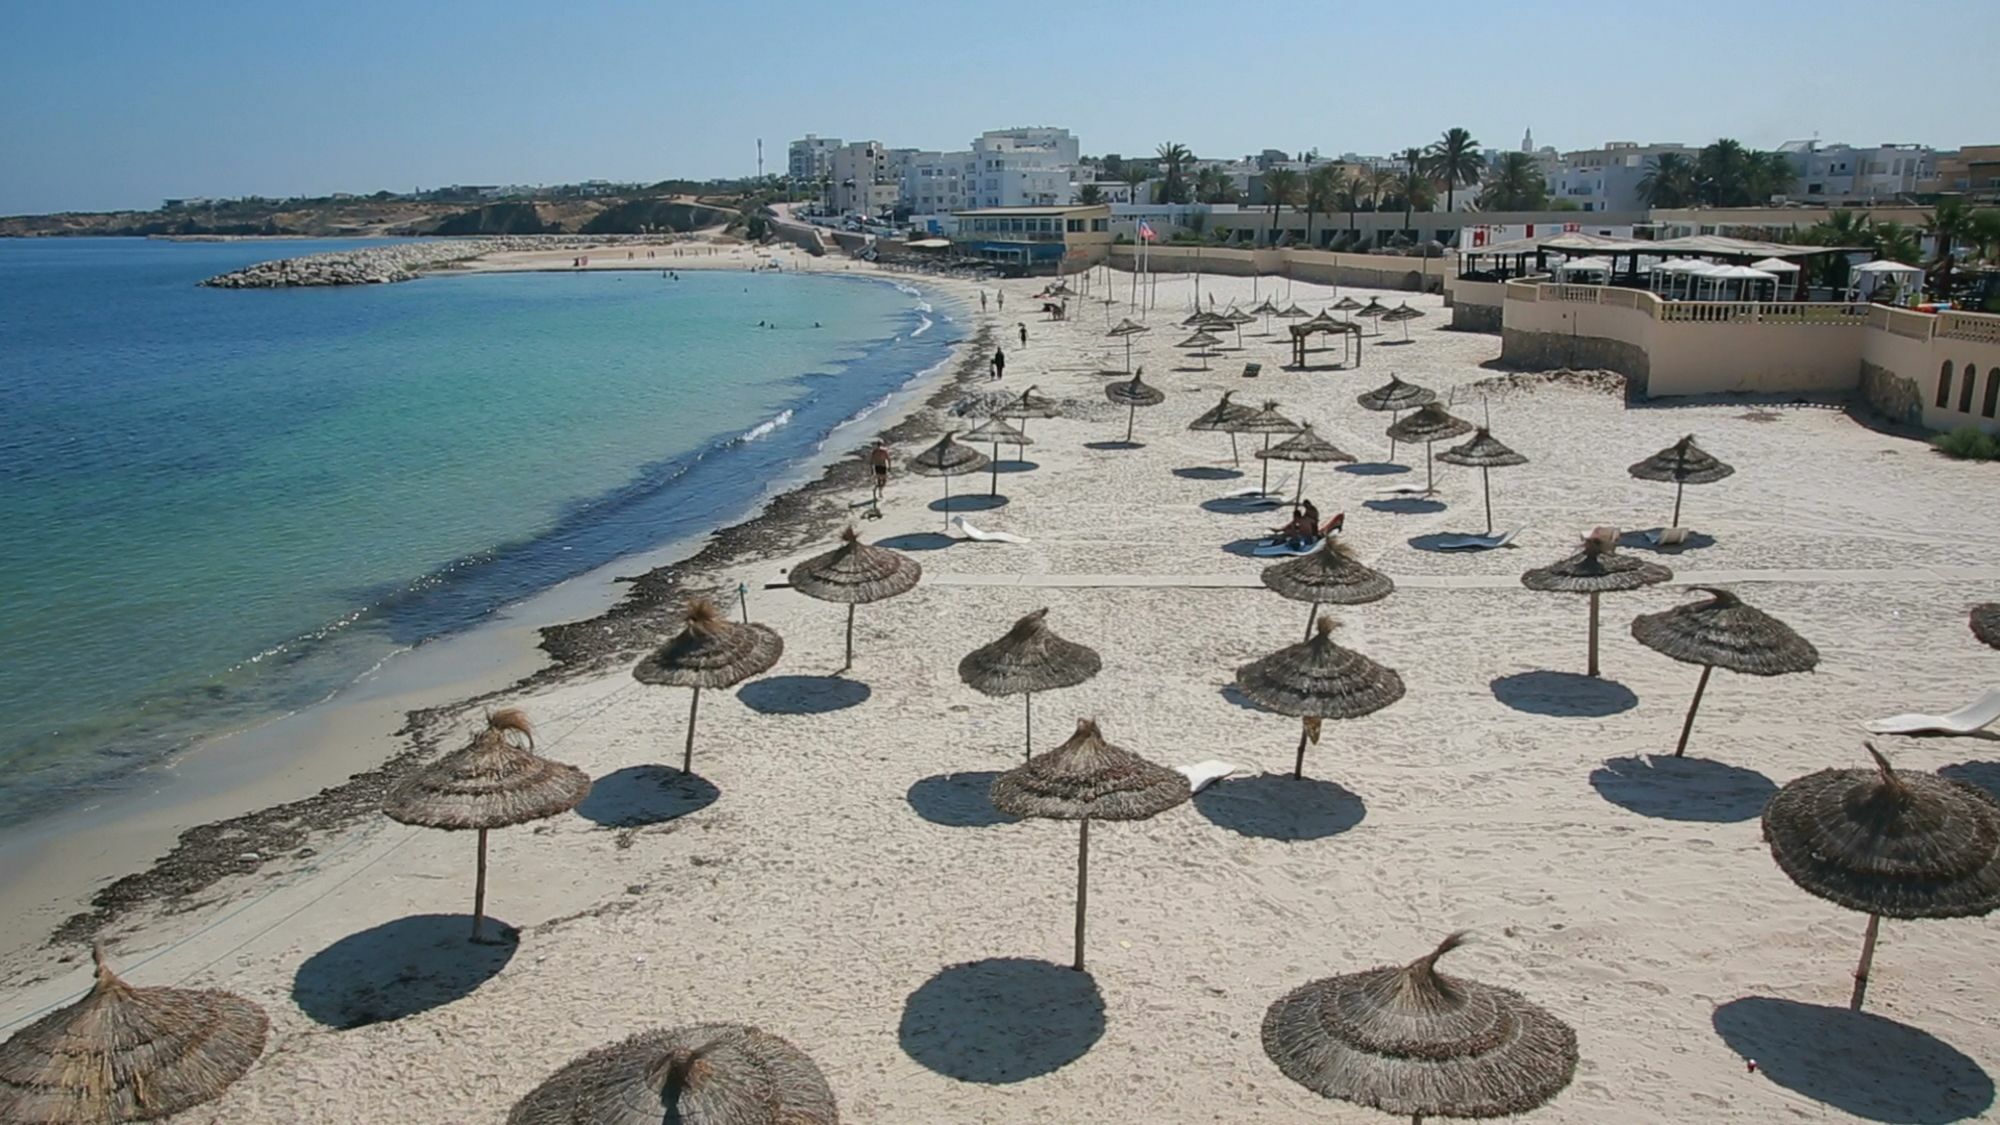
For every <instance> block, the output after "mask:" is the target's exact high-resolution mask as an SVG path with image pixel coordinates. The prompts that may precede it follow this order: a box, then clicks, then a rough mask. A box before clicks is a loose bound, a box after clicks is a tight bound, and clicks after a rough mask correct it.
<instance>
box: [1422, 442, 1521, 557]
mask: <svg viewBox="0 0 2000 1125" xmlns="http://www.w3.org/2000/svg"><path fill="white" fill-rule="evenodd" d="M1438 460H1440V461H1443V462H1445V463H1446V464H1448V465H1463V466H1465V467H1466V468H1476V469H1478V470H1479V493H1480V495H1481V496H1483V497H1484V498H1485V500H1486V534H1488V535H1491V534H1493V479H1492V470H1494V469H1504V468H1508V467H1510V466H1513V465H1525V464H1527V463H1528V459H1527V458H1526V457H1523V456H1521V455H1520V454H1519V453H1516V452H1514V451H1513V450H1512V449H1509V448H1507V445H1506V443H1505V442H1503V441H1501V440H1500V439H1499V438H1497V437H1494V436H1493V432H1492V431H1491V430H1488V429H1487V428H1486V427H1485V426H1481V427H1479V428H1478V429H1476V430H1474V431H1472V437H1471V438H1470V439H1468V440H1467V441H1466V442H1465V444H1463V445H1454V446H1452V447H1451V448H1450V449H1447V450H1445V451H1444V452H1443V453H1440V454H1438Z"/></svg>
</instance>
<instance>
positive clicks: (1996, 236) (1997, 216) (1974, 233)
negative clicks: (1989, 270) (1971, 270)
mask: <svg viewBox="0 0 2000 1125" xmlns="http://www.w3.org/2000/svg"><path fill="white" fill-rule="evenodd" d="M1965 240H1966V241H1967V242H1968V243H1971V244H1972V247H1973V249H1974V250H1976V251H1977V252H1978V254H1979V257H1980V259H1981V260H1982V261H1985V262H1987V263H1989V264H1990V263H1992V262H1993V261H1994V259H1995V258H1996V257H2000V210H1996V209H1994V208H1992V207H1986V208H1982V209H1980V210H1978V211H1975V212H1973V213H1972V219H1971V220H1970V221H1969V222H1968V223H1967V224H1966V231H1965Z"/></svg>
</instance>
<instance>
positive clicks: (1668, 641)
mask: <svg viewBox="0 0 2000 1125" xmlns="http://www.w3.org/2000/svg"><path fill="white" fill-rule="evenodd" d="M1695 589H1697V590H1700V591H1702V592H1703V593H1706V594H1708V595H1709V599H1708V600H1707V601H1704V602H1688V603H1685V604H1682V605H1677V606H1675V607H1674V608H1672V609H1669V610H1666V611H1665V612H1662V613H1642V614H1640V615H1639V616H1637V617H1635V618H1633V619H1632V636H1633V638H1634V639H1636V640H1637V641H1638V642H1639V643H1640V644H1642V645H1645V646H1646V647H1647V648H1650V649H1653V650H1654V651H1656V652H1659V653H1662V654H1664V655H1666V656H1671V657H1673V658H1674V659H1675V660H1678V661H1680V662H1681V663H1683V664H1699V665H1701V679H1700V680H1698V681H1696V682H1695V685H1694V701H1693V702H1691V703H1689V704H1688V713H1687V719H1686V721H1684V722H1683V723H1682V724H1681V740H1680V743H1679V744H1678V745H1676V746H1675V747H1674V757H1676V758H1678V757H1681V756H1682V755H1683V754H1685V753H1686V752H1687V744H1688V732H1689V731H1692V730H1693V729H1694V713H1695V711H1696V710H1697V709H1698V708H1700V707H1701V693H1702V692H1703V691H1704V690H1706V689H1707V687H1708V674H1709V673H1710V672H1713V671H1715V669H1716V668H1717V667H1722V668H1727V669H1729V670H1730V671H1732V672H1742V673H1745V674H1747V675H1752V676H1782V675H1785V674H1787V673H1790V672H1810V671H1812V670H1813V668H1814V667H1816V666H1817V665H1818V664H1819V650H1818V649H1816V648H1814V647H1813V646H1812V643H1811V642H1810V641H1808V640H1806V639H1805V638H1804V637H1801V636H1799V635H1798V634H1797V633H1794V632H1793V631H1792V628H1791V626H1789V625H1787V624H1785V623H1784V622H1782V621H1780V620H1778V619H1777V618H1775V617H1772V616H1771V615H1770V614H1768V613H1765V612H1764V611H1763V610H1760V609H1757V608H1755V607H1753V606H1748V605H1745V604H1744V603H1743V599H1741V598H1739V597H1737V596H1736V595H1735V594H1733V593H1731V592H1730V591H1728V590H1722V589H1717V588H1716V587H1714V586H1697V587H1695Z"/></svg>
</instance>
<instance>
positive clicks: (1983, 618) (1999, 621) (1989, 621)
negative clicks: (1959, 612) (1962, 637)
mask: <svg viewBox="0 0 2000 1125" xmlns="http://www.w3.org/2000/svg"><path fill="white" fill-rule="evenodd" d="M1971 624H1972V635H1973V636H1975V637H1978V638H1979V639H1980V641H1981V642H1982V643H1985V644H1989V645H1992V646H1993V647H1994V648H2000V602H1987V603H1985V604H1984V605H1976V606H1973V607H1972V617H1971Z"/></svg>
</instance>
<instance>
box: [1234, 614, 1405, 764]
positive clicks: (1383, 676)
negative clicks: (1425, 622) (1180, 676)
mask: <svg viewBox="0 0 2000 1125" xmlns="http://www.w3.org/2000/svg"><path fill="white" fill-rule="evenodd" d="M1332 633H1333V618H1331V617H1322V618H1320V619H1319V629H1318V634H1317V635H1316V636H1314V637H1313V638H1311V639H1310V640H1306V641H1301V642H1300V643H1298V644H1295V645H1288V646H1286V647H1285V648H1281V649H1279V650H1278V651H1276V652H1274V653H1272V654H1271V655H1269V656H1266V657H1264V658H1263V659H1262V660H1253V661H1251V662H1250V663H1248V664H1245V665H1244V666H1243V667H1241V668H1238V669H1237V670H1236V686H1237V688H1238V689H1239V690H1240V691H1242V692H1243V694H1244V695H1247V696H1249V697H1250V698H1251V699H1252V700H1254V701H1255V702H1257V703H1258V704H1260V705H1261V706H1264V707H1268V708H1270V709H1271V710H1273V711H1276V712H1278V713H1279V714H1280V715H1295V716H1297V717H1298V718H1299V719H1301V720H1302V723H1301V724H1300V725H1301V727H1302V729H1301V730H1300V732H1299V755H1298V760H1297V761H1296V762H1294V763H1293V764H1292V776H1293V777H1295V778H1301V777H1304V776H1305V769H1306V743H1307V742H1308V741H1310V742H1314V743H1317V742H1318V741H1319V725H1320V724H1319V721H1320V720H1321V719H1358V718H1360V717H1361V716H1363V715H1372V714H1374V713H1375V712H1377V711H1380V710H1381V709H1382V708H1384V707H1387V706H1388V705H1390V704H1391V703H1394V702H1396V701H1397V700H1398V699H1401V698H1403V677H1401V676H1399V675H1397V674H1396V672H1395V670H1394V669H1392V668H1384V667H1383V666H1382V665H1380V664H1377V663H1375V662H1374V661H1373V660H1370V659H1368V658H1367V657H1365V656H1363V655H1361V654H1360V653H1358V652H1355V651H1354V650H1352V649H1346V648H1342V647H1340V646H1339V645H1337V644H1334V643H1333V636H1332Z"/></svg>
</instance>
